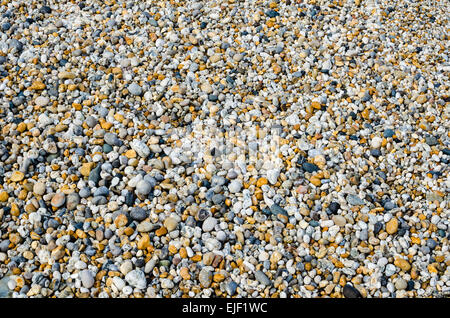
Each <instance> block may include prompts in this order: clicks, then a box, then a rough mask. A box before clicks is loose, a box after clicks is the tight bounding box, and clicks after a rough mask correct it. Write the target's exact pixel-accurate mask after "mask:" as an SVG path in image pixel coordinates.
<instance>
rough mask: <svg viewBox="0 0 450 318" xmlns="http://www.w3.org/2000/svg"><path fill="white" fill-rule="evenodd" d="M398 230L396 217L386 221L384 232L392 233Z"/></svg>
mask: <svg viewBox="0 0 450 318" xmlns="http://www.w3.org/2000/svg"><path fill="white" fill-rule="evenodd" d="M397 230H398V220H397V219H396V218H392V219H390V220H389V222H387V223H386V232H387V233H388V234H394V233H396V232H397Z"/></svg>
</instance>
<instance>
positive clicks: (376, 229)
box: [373, 222, 383, 235]
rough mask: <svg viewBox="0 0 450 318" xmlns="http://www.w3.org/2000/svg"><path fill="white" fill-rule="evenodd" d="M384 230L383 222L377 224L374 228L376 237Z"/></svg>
mask: <svg viewBox="0 0 450 318" xmlns="http://www.w3.org/2000/svg"><path fill="white" fill-rule="evenodd" d="M382 228H383V223H381V222H377V223H375V225H374V227H373V233H374V234H375V235H377V234H378V233H379V232H380V231H381V229H382Z"/></svg>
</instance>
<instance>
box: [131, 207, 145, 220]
mask: <svg viewBox="0 0 450 318" xmlns="http://www.w3.org/2000/svg"><path fill="white" fill-rule="evenodd" d="M130 216H131V218H132V219H133V220H136V221H138V222H141V221H143V220H145V219H146V218H147V216H148V211H146V210H145V209H143V208H141V207H133V208H132V209H131V212H130Z"/></svg>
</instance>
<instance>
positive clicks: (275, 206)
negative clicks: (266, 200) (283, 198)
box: [270, 204, 289, 216]
mask: <svg viewBox="0 0 450 318" xmlns="http://www.w3.org/2000/svg"><path fill="white" fill-rule="evenodd" d="M270 212H272V214H274V215H278V214H282V215H285V216H289V215H288V213H287V211H286V210H285V209H283V208H282V207H280V206H279V205H278V204H273V205H272V206H271V207H270Z"/></svg>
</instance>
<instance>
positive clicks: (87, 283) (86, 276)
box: [80, 269, 95, 288]
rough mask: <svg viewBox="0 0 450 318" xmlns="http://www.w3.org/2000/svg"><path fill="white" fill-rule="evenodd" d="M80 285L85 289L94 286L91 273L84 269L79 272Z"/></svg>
mask: <svg viewBox="0 0 450 318" xmlns="http://www.w3.org/2000/svg"><path fill="white" fill-rule="evenodd" d="M80 279H81V283H82V284H83V286H84V287H85V288H91V287H92V286H94V283H95V279H94V274H93V273H92V271H90V270H88V269H85V270H82V271H81V272H80Z"/></svg>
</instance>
